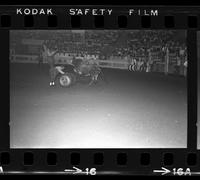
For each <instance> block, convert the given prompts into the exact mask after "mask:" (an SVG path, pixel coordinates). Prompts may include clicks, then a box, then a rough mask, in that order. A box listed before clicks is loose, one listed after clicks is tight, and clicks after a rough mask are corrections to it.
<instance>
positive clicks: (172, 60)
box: [10, 54, 185, 75]
mask: <svg viewBox="0 0 200 180" xmlns="http://www.w3.org/2000/svg"><path fill="white" fill-rule="evenodd" d="M154 58H155V59H154V60H155V61H154V63H153V64H152V65H151V70H150V71H151V72H161V73H165V74H174V73H176V74H177V72H176V56H175V55H174V54H169V55H168V56H166V57H165V58H167V59H166V60H163V59H161V58H160V57H155V56H154ZM39 59H40V58H39V56H37V55H22V54H21V55H19V54H10V62H11V63H33V64H38V63H39ZM55 61H56V64H71V62H72V57H70V56H64V55H57V56H55ZM95 62H96V63H97V64H98V65H99V66H100V67H102V68H112V69H123V70H130V71H137V70H136V69H135V68H134V67H133V65H131V64H130V62H129V61H128V60H124V59H123V60H119V59H118V60H115V59H108V60H95ZM41 63H44V64H47V60H45V59H44V61H43V62H41ZM146 72H149V71H146ZM184 74H185V67H184V66H183V65H182V66H180V69H179V73H178V75H184Z"/></svg>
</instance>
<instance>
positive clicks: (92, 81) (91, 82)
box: [88, 77, 94, 86]
mask: <svg viewBox="0 0 200 180" xmlns="http://www.w3.org/2000/svg"><path fill="white" fill-rule="evenodd" d="M93 83H94V79H93V77H92V80H91V81H90V83H89V85H88V86H91V85H92V84H93Z"/></svg>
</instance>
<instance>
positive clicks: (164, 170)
mask: <svg viewBox="0 0 200 180" xmlns="http://www.w3.org/2000/svg"><path fill="white" fill-rule="evenodd" d="M153 172H155V173H162V174H161V175H165V174H168V173H170V172H171V171H170V170H169V169H166V168H164V167H162V170H153Z"/></svg>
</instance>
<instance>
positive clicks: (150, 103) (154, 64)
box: [10, 30, 187, 148]
mask: <svg viewBox="0 0 200 180" xmlns="http://www.w3.org/2000/svg"><path fill="white" fill-rule="evenodd" d="M186 36H187V34H186V31H182V30H173V31H172V30H148V31H147V30H12V31H10V147H11V148H186V147H187V81H186V79H187V46H186ZM50 46H51V47H52V48H54V49H56V50H57V52H56V53H55V56H54V59H53V60H54V61H55V64H58V65H63V66H65V67H66V68H68V67H70V66H69V65H70V63H71V62H72V60H73V59H76V58H79V59H82V60H83V61H88V62H90V63H93V62H95V63H96V64H97V65H98V66H99V67H100V68H101V71H102V72H101V74H100V75H101V76H99V80H98V81H97V83H95V84H92V85H88V83H87V82H85V81H83V82H76V83H75V84H74V85H73V86H70V87H62V86H60V84H59V82H56V84H55V86H50V84H49V83H50V77H49V64H48V55H47V49H48V48H47V49H46V48H44V47H50Z"/></svg>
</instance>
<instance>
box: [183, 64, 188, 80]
mask: <svg viewBox="0 0 200 180" xmlns="http://www.w3.org/2000/svg"><path fill="white" fill-rule="evenodd" d="M183 65H184V71H183V74H184V76H185V77H186V76H187V67H188V62H187V60H185V62H184V64H183Z"/></svg>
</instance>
